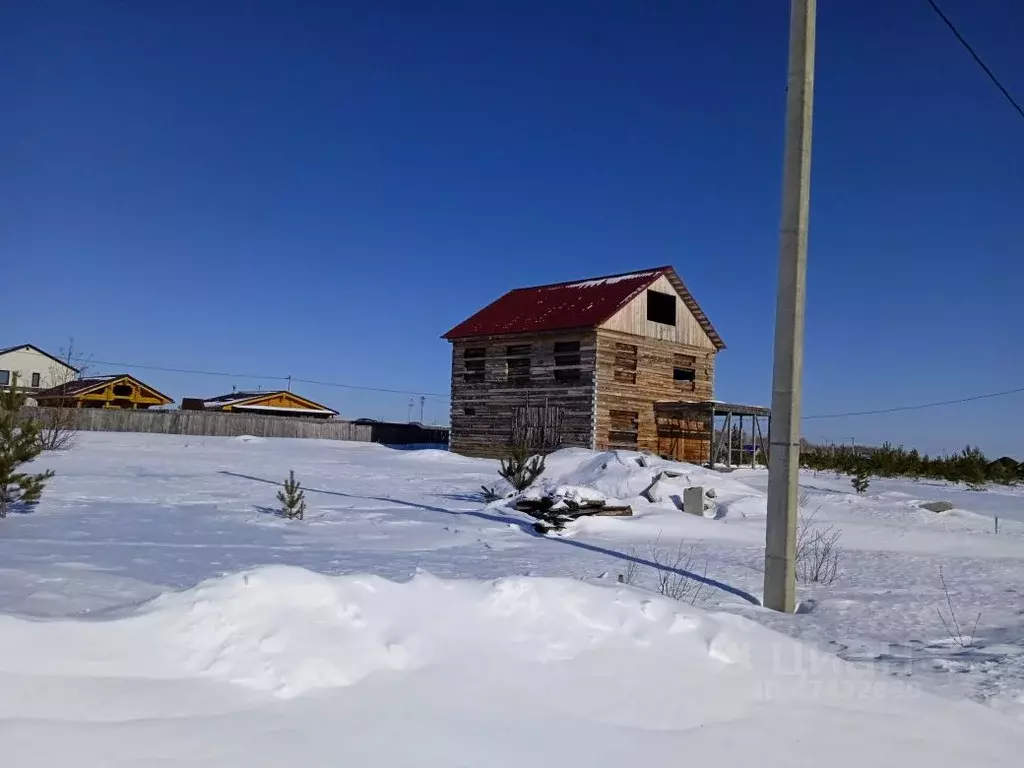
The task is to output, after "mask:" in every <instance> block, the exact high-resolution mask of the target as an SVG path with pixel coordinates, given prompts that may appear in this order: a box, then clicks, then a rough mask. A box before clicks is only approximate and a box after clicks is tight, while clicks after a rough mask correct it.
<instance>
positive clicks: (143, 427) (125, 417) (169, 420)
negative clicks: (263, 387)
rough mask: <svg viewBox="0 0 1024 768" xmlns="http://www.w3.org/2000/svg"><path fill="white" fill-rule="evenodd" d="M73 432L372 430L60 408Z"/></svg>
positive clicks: (32, 411) (341, 436)
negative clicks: (67, 417)
mask: <svg viewBox="0 0 1024 768" xmlns="http://www.w3.org/2000/svg"><path fill="white" fill-rule="evenodd" d="M54 410H56V409H54V408H23V409H22V411H23V412H24V413H25V414H26V415H31V416H36V417H40V418H45V417H46V415H47V413H48V412H52V411H54ZM61 410H63V411H65V413H66V414H68V416H69V418H70V419H71V421H70V424H71V428H72V429H76V430H85V431H91V432H154V433H163V434H171V435H208V436H218V435H220V436H228V437H234V436H237V435H255V436H256V437H303V438H320V439H323V440H355V441H358V442H370V441H371V428H370V426H369V425H366V424H353V423H351V422H349V421H343V420H341V419H295V418H288V417H282V416H256V415H252V414H247V413H246V414H243V413H219V412H216V411H137V410H128V409H125V410H116V409H109V408H65V409H61Z"/></svg>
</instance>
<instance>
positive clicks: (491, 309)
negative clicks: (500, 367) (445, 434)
mask: <svg viewBox="0 0 1024 768" xmlns="http://www.w3.org/2000/svg"><path fill="white" fill-rule="evenodd" d="M663 275H664V276H665V277H666V278H667V279H668V281H669V282H670V283H672V287H673V288H675V289H676V292H677V293H678V294H679V296H680V298H681V299H682V301H683V304H685V305H686V308H687V309H688V310H690V312H691V313H692V314H693V316H694V317H695V318H696V320H697V322H698V323H700V326H701V328H703V329H704V332H705V333H707V335H708V338H710V339H711V342H712V344H714V345H715V348H716V349H724V348H725V343H724V342H723V341H722V337H721V336H719V335H718V332H717V331H716V330H715V328H714V326H713V325H711V321H710V320H708V316H707V315H706V314H704V310H702V309H701V308H700V305H699V304H697V300H696V299H694V298H693V296H692V295H691V294H690V291H689V290H688V289H687V287H686V285H685V284H684V283H683V281H682V280H681V279H680V278H679V275H677V274H676V271H675V270H674V269H673V268H672V267H670V266H664V267H655V268H654V269H645V270H641V271H639V272H626V273H623V274H619V275H605V276H603V277H593V278H590V279H589V280H576V281H571V282H567V283H553V284H551V285H538V286H535V287H532V288H516V289H515V290H512V291H509V292H508V293H506V294H505V295H504V296H502V297H501V298H499V299H497V300H496V301H493V302H491V303H490V304H488V305H487V306H486V307H484V308H483V309H481V310H480V311H478V312H477V313H476V314H474V315H472V316H471V317H469V318H468V319H466V320H463V321H462V322H461V323H459V324H458V325H456V326H455V327H454V328H452V329H451V330H450V331H448V333H446V334H444V336H443V337H442V338H445V339H448V340H449V341H452V340H454V339H464V338H470V337H473V336H500V335H504V334H509V333H536V332H539V331H556V330H564V329H568V328H594V327H597V326H598V325H601V323H603V322H605V321H606V320H608V319H609V318H610V317H611V316H612V315H614V314H615V313H616V312H618V311H619V310H620V309H622V307H624V306H625V305H626V304H628V303H629V302H630V301H631V300H632V299H634V298H635V297H636V296H637V295H639V293H640V292H641V291H642V290H644V289H645V288H647V287H648V286H649V285H651V284H652V283H653V282H654V281H655V280H657V279H658V278H659V277H661V276H663Z"/></svg>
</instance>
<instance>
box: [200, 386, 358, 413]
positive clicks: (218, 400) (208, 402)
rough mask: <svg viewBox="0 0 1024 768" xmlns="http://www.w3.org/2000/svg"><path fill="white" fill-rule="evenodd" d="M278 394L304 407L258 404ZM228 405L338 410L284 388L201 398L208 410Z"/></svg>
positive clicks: (249, 407) (320, 411) (285, 409)
mask: <svg viewBox="0 0 1024 768" xmlns="http://www.w3.org/2000/svg"><path fill="white" fill-rule="evenodd" d="M280 395H284V396H286V397H288V398H291V399H293V400H296V401H298V402H300V403H303V404H305V406H306V407H305V408H289V407H287V406H279V405H274V406H262V405H259V401H260V400H266V399H268V398H272V397H279V396H280ZM228 406H231V407H232V408H239V407H241V408H245V409H256V410H258V409H263V408H266V409H269V410H275V411H287V410H295V411H312V412H317V413H330V414H334V415H335V416H337V415H338V412H337V411H335V410H334V409H333V408H328V407H327V406H326V405H321V404H320V403H317V402H315V401H313V400H310V399H309V398H306V397H302V396H301V395H297V394H295V393H294V392H290V391H288V390H285V389H271V390H262V391H260V392H231V393H229V394H226V395H218V396H217V397H208V398H206V399H205V400H203V407H204V408H208V409H210V410H217V409H220V408H226V407H228Z"/></svg>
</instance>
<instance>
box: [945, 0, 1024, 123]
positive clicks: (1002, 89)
mask: <svg viewBox="0 0 1024 768" xmlns="http://www.w3.org/2000/svg"><path fill="white" fill-rule="evenodd" d="M928 5H930V6H931V7H932V10H933V11H935V13H936V14H938V16H939V18H940V19H942V20H943V21H944V22H945V23H946V26H947V27H949V31H950V32H952V33H953V34H954V35H955V36H956V39H957V40H959V41H960V44H961V45H962V46H963V47H964V48H966V49H967V52H968V53H969V54H971V56H972V57H973V58H974V60H975V61H976V62H977V63H978V66H979V67H981V68H982V69H983V70H985V74H986V75H988V77H989V80H991V81H992V82H993V83H995V85H996V88H998V89H999V90H1000V92H1001V93H1002V94H1003V96H1005V97H1006V100H1007V101H1008V102H1010V104H1011V105H1013V108H1014V109H1016V110H1017V114H1019V115H1020V116H1021V117H1024V109H1022V108H1021V106H1020V104H1019V103H1017V100H1016V99H1014V98H1013V96H1011V95H1010V92H1009V91H1008V90H1006V88H1005V87H1004V86H1003V84H1002V83H1001V82H999V78H998V77H996V76H995V74H994V73H993V72H992V70H991V69H989V68H988V65H987V64H985V62H984V61H982V60H981V56H979V55H978V54H977V52H976V51H975V50H974V48H972V47H971V44H970V43H968V42H967V41H966V40H965V39H964V36H963V35H961V34H960V30H958V29H957V28H956V25H955V24H953V22H952V21H950V19H949V17H948V16H947V15H946V14H945V13H943V12H942V9H941V8H939V6H938V4H937V3H936V2H935V0H928Z"/></svg>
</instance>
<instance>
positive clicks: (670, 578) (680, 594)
mask: <svg viewBox="0 0 1024 768" xmlns="http://www.w3.org/2000/svg"><path fill="white" fill-rule="evenodd" d="M660 542H661V537H660V536H659V537H658V538H657V539H655V540H654V541H653V542H652V543H651V547H650V559H651V562H653V563H654V565H655V568H656V570H657V572H658V573H657V579H658V581H657V589H658V594H659V595H663V596H664V597H670V598H672V599H673V600H679V601H681V602H686V603H689V604H690V605H695V604H696V603H697V601H703V600H706V599H707V595H706V594H705V589H704V587H705V586H706V585H705V583H704V581H702V580H701V579H697V578H694V574H695V573H696V572H695V571H694V558H693V546H692V545H691V546H690V548H689V549H688V550H687V549H684V548H683V543H682V542H679V546H678V547H676V549H675V550H671V549H664V548H662V547H661V546H660ZM707 574H708V563H707V560H706V559H705V560H704V570H703V573H702V574H701V576H702V577H706V576H707Z"/></svg>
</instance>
